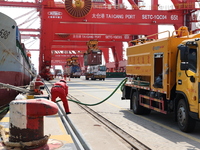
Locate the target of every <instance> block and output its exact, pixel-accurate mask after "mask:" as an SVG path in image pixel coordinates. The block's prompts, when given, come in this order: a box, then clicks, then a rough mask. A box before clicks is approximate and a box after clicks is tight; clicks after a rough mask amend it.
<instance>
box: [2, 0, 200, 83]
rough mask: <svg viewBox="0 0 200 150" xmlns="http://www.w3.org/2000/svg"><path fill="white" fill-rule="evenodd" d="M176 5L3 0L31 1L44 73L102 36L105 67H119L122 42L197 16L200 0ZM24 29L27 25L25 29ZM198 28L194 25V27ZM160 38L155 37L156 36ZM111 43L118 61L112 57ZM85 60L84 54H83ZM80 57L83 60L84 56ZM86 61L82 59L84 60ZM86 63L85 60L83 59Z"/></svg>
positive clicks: (131, 0)
mask: <svg viewBox="0 0 200 150" xmlns="http://www.w3.org/2000/svg"><path fill="white" fill-rule="evenodd" d="M171 1H172V3H173V4H174V7H172V8H170V10H166V9H165V10H160V5H159V4H158V0H151V8H150V9H149V10H143V7H144V6H143V5H141V1H140V0H128V2H129V4H130V6H131V7H130V8H129V9H127V8H126V6H125V5H124V3H123V0H115V1H114V2H115V4H113V3H111V1H109V0H66V1H63V2H62V1H61V2H55V1H54V0H36V1H35V2H33V3H27V2H8V1H0V5H2V6H16V7H19V6H20V7H33V8H36V9H37V11H38V12H39V15H40V18H41V29H40V56H39V73H40V75H41V76H42V77H43V78H46V79H48V76H46V74H47V73H49V71H50V68H51V67H52V66H54V65H62V66H64V65H65V64H66V58H68V57H70V56H77V55H78V57H80V58H83V57H81V56H82V54H83V53H84V52H85V51H86V50H87V46H86V42H87V41H89V40H92V39H96V40H98V46H99V48H100V49H101V50H102V51H103V54H104V59H105V62H106V66H107V68H110V69H115V70H119V69H120V68H124V67H125V64H126V63H125V60H124V58H123V43H122V42H129V41H130V40H132V39H134V38H137V37H138V36H139V35H149V34H154V33H157V32H158V25H161V24H163V25H164V24H171V25H174V27H175V29H178V28H179V27H180V26H183V25H185V26H187V27H188V28H189V29H190V30H191V29H192V23H193V22H197V21H198V17H197V16H196V13H195V12H196V11H197V10H199V8H196V6H195V2H197V0H185V1H180V0H171ZM21 30H25V29H21ZM197 30H198V29H194V30H193V32H196V31H197ZM155 38H157V37H155ZM109 49H111V51H112V54H113V57H114V62H113V63H111V62H109ZM82 60H83V59H82ZM82 60H80V62H81V61H82ZM82 62H83V61H82ZM80 65H83V63H80Z"/></svg>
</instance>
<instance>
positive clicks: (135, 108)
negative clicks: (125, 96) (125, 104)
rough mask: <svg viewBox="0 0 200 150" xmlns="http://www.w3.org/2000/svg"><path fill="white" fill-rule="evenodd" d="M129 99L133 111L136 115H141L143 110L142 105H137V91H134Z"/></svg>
mask: <svg viewBox="0 0 200 150" xmlns="http://www.w3.org/2000/svg"><path fill="white" fill-rule="evenodd" d="M131 101H132V105H133V106H132V108H133V113H134V114H137V115H142V114H143V110H144V107H142V106H140V105H139V98H138V94H137V92H134V93H133V95H132V97H131Z"/></svg>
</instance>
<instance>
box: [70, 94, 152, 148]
mask: <svg viewBox="0 0 200 150" xmlns="http://www.w3.org/2000/svg"><path fill="white" fill-rule="evenodd" d="M68 98H69V99H73V100H76V101H79V100H78V99H76V98H75V97H73V96H72V95H70V94H68ZM79 102H80V101H79ZM78 105H79V106H80V107H81V108H82V109H84V110H85V111H87V112H88V113H89V114H90V115H92V116H93V117H95V118H96V119H97V120H98V121H100V122H101V123H103V124H104V125H105V126H106V127H108V128H109V129H110V130H111V131H113V132H114V133H115V134H116V135H118V136H119V137H120V138H121V139H122V140H124V141H125V142H126V143H128V144H129V145H130V146H131V147H132V150H150V148H149V147H147V146H146V145H144V144H143V143H141V142H140V141H138V140H137V139H135V138H134V137H133V136H131V135H130V134H128V133H127V132H126V131H124V130H123V129H121V128H120V127H118V126H117V125H115V124H113V123H112V122H111V121H109V120H108V119H106V118H105V117H103V116H102V115H100V114H99V113H97V112H95V111H94V110H93V109H91V108H89V107H88V106H85V105H80V104H78Z"/></svg>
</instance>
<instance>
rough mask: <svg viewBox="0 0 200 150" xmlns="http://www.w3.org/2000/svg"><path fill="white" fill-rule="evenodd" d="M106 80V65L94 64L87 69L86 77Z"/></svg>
mask: <svg viewBox="0 0 200 150" xmlns="http://www.w3.org/2000/svg"><path fill="white" fill-rule="evenodd" d="M90 78H91V80H96V79H99V80H105V78H106V66H104V65H93V66H88V67H87V71H86V73H85V79H86V80H89V79H90Z"/></svg>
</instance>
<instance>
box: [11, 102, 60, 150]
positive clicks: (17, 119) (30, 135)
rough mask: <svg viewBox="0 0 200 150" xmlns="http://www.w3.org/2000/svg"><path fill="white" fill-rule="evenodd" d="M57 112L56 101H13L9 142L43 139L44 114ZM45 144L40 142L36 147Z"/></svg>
mask: <svg viewBox="0 0 200 150" xmlns="http://www.w3.org/2000/svg"><path fill="white" fill-rule="evenodd" d="M57 112H58V107H57V105H56V103H54V102H51V101H49V100H46V99H29V100H13V101H11V102H10V137H9V142H22V143H23V142H25V143H26V142H33V141H38V140H41V139H43V138H44V137H45V136H44V135H43V134H44V129H43V116H48V115H54V114H56V113H57ZM42 144H43V145H44V144H46V143H42ZM43 145H41V143H40V145H36V147H40V146H43Z"/></svg>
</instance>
